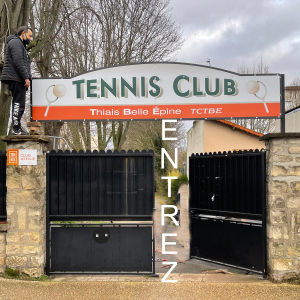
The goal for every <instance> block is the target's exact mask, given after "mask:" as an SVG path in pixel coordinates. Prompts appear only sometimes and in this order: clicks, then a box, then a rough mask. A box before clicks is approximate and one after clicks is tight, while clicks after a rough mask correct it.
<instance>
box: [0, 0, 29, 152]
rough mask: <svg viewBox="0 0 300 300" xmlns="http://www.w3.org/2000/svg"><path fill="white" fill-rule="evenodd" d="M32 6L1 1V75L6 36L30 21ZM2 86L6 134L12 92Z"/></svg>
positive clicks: (0, 117)
mask: <svg viewBox="0 0 300 300" xmlns="http://www.w3.org/2000/svg"><path fill="white" fill-rule="evenodd" d="M30 8H31V1H30V0H5V1H3V0H1V1H0V76H1V74H2V70H3V65H4V60H5V56H6V38H7V37H8V36H9V35H11V34H15V33H17V30H18V28H19V27H20V26H22V25H24V24H27V23H28V20H29V13H30ZM0 88H1V91H0V135H6V133H7V124H8V119H9V115H10V102H11V101H10V100H11V94H10V92H9V90H8V87H7V85H6V84H3V83H1V85H0ZM0 149H2V150H4V149H5V144H4V143H3V142H2V141H0Z"/></svg>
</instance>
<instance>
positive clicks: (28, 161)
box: [19, 149, 37, 166]
mask: <svg viewBox="0 0 300 300" xmlns="http://www.w3.org/2000/svg"><path fill="white" fill-rule="evenodd" d="M36 165H37V150H36V149H35V150H27V149H19V166H36Z"/></svg>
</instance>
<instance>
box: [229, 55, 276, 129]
mask: <svg viewBox="0 0 300 300" xmlns="http://www.w3.org/2000/svg"><path fill="white" fill-rule="evenodd" d="M237 71H238V73H240V74H267V73H269V66H268V65H267V64H266V63H265V62H264V61H263V59H262V58H261V60H260V61H259V62H258V63H254V64H253V65H252V66H246V65H244V64H242V65H239V66H238V70H237ZM229 121H231V122H234V123H236V124H238V125H241V126H244V127H246V128H249V129H251V130H254V131H257V132H259V133H264V134H266V133H268V132H270V131H272V130H273V128H274V126H275V120H274V119H233V120H232V119H230V120H229Z"/></svg>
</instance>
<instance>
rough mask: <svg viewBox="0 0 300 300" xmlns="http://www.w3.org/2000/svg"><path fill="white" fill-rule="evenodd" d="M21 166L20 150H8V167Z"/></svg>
mask: <svg viewBox="0 0 300 300" xmlns="http://www.w3.org/2000/svg"><path fill="white" fill-rule="evenodd" d="M18 164H19V150H18V149H9V150H7V165H9V166H17V165H18Z"/></svg>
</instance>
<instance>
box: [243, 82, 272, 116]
mask: <svg viewBox="0 0 300 300" xmlns="http://www.w3.org/2000/svg"><path fill="white" fill-rule="evenodd" d="M259 83H260V84H261V85H263V86H264V88H265V94H264V95H263V96H262V97H259V96H257V95H256V94H257V93H258V91H259V89H260V85H259ZM246 91H247V92H248V93H249V94H254V96H255V97H256V98H258V99H260V100H262V101H263V103H264V106H265V109H266V112H267V113H269V110H268V107H267V104H266V101H265V98H266V96H267V87H266V86H265V85H264V83H263V82H261V81H256V80H251V81H248V82H247V84H246Z"/></svg>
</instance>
